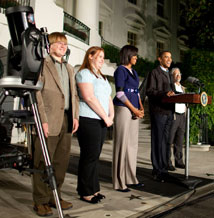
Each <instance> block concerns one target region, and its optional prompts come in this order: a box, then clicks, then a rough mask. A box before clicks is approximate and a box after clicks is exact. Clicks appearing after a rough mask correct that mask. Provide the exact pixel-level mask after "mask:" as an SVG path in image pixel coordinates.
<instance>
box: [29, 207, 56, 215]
mask: <svg viewBox="0 0 214 218" xmlns="http://www.w3.org/2000/svg"><path fill="white" fill-rule="evenodd" d="M33 209H34V210H35V211H36V214H37V215H38V216H51V215H53V212H52V210H51V208H50V207H49V206H48V204H39V205H36V204H35V205H34V207H33Z"/></svg>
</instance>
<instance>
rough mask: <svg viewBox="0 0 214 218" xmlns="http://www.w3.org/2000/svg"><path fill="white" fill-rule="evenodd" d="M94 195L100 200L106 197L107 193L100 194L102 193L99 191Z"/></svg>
mask: <svg viewBox="0 0 214 218" xmlns="http://www.w3.org/2000/svg"><path fill="white" fill-rule="evenodd" d="M94 196H95V197H97V198H98V199H100V200H102V199H104V198H106V196H105V195H102V194H100V193H98V194H96V195H94Z"/></svg>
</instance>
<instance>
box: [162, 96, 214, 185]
mask: <svg viewBox="0 0 214 218" xmlns="http://www.w3.org/2000/svg"><path fill="white" fill-rule="evenodd" d="M211 100H212V99H211V96H207V94H206V93H205V92H202V93H201V94H178V95H174V96H171V97H166V98H164V99H163V102H164V103H185V104H186V107H187V112H186V113H187V115H186V146H185V179H184V180H181V181H179V183H181V184H182V185H184V186H185V187H187V188H188V189H195V187H196V186H197V185H198V184H199V183H200V182H201V180H200V179H192V178H191V179H190V178H189V144H190V143H189V130H190V128H189V127H190V104H202V105H203V106H206V105H207V104H211Z"/></svg>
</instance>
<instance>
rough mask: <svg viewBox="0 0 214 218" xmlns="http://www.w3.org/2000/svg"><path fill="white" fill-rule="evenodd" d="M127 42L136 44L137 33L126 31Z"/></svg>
mask: <svg viewBox="0 0 214 218" xmlns="http://www.w3.org/2000/svg"><path fill="white" fill-rule="evenodd" d="M127 41H128V44H129V45H134V46H136V44H137V35H136V34H135V33H132V32H128V40H127Z"/></svg>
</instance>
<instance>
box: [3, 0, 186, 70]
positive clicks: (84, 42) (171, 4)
mask: <svg viewBox="0 0 214 218" xmlns="http://www.w3.org/2000/svg"><path fill="white" fill-rule="evenodd" d="M2 2H5V1H2ZM14 2H19V3H20V4H23V5H26V4H28V5H30V6H31V7H33V9H34V14H35V20H36V26H37V28H41V27H47V29H48V32H49V33H50V32H53V31H60V32H65V33H66V34H67V38H68V44H69V48H70V50H71V54H70V57H69V63H71V64H72V65H73V66H75V65H79V64H81V63H82V60H83V57H84V54H85V51H86V50H87V49H88V48H89V47H90V46H93V45H97V46H101V44H102V43H104V42H106V41H107V42H108V43H111V44H113V45H115V46H117V47H119V48H121V47H122V46H123V45H125V44H128V43H129V44H133V45H135V46H136V47H138V49H139V55H140V56H142V57H143V58H145V59H148V60H150V61H154V60H156V58H157V53H158V52H159V51H161V50H169V51H171V52H172V56H173V60H174V62H179V61H181V59H182V54H183V52H184V51H186V50H187V49H188V47H187V46H186V45H185V40H186V39H187V36H185V35H183V34H182V33H183V32H184V30H185V29H184V27H183V26H182V25H181V24H182V22H181V21H182V17H181V16H180V14H179V10H180V9H182V8H183V7H185V2H184V1H183V0H27V1H26V0H25V1H21V0H14ZM1 7H2V6H1V0H0V8H1ZM9 40H10V34H9V30H8V26H7V19H6V16H5V14H4V12H3V8H1V13H0V52H1V54H0V59H1V61H2V62H3V64H5V63H6V57H5V54H6V52H5V50H7V45H8V41H9ZM106 65H108V63H107V62H106ZM104 68H105V66H104ZM110 68H111V65H110ZM110 68H109V70H110V71H112V70H114V67H112V68H111V69H110ZM104 71H106V70H104ZM108 74H112V72H110V73H108Z"/></svg>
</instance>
